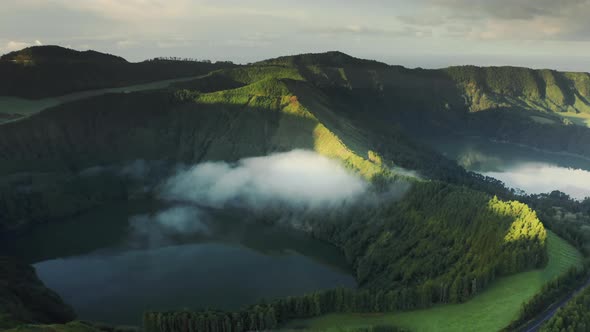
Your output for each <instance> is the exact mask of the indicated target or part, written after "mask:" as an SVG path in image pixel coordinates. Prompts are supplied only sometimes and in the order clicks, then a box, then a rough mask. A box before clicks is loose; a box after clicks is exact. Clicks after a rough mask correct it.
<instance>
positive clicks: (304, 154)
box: [161, 150, 367, 208]
mask: <svg viewBox="0 0 590 332" xmlns="http://www.w3.org/2000/svg"><path fill="white" fill-rule="evenodd" d="M366 189H367V183H366V182H365V181H364V180H362V179H361V178H360V177H359V176H357V175H355V174H352V173H351V172H349V171H347V170H346V169H345V168H344V167H343V166H342V165H341V164H340V163H339V162H337V161H335V160H332V159H329V158H327V157H324V156H321V155H319V154H317V153H315V152H311V151H304V150H294V151H291V152H285V153H277V154H272V155H269V156H265V157H254V158H246V159H242V160H240V161H238V162H237V163H233V164H231V163H226V162H206V163H202V164H199V165H196V166H194V167H191V168H188V169H184V170H181V171H180V172H178V173H177V174H176V175H175V176H173V177H171V178H170V179H168V180H167V181H166V182H165V184H164V185H163V190H162V192H161V196H162V197H163V198H164V199H166V200H170V201H185V202H195V203H198V204H200V205H205V206H210V207H215V208H222V207H224V206H227V205H232V206H247V207H251V208H264V207H267V206H269V205H273V204H285V205H289V206H292V207H301V208H318V207H329V206H337V205H339V204H345V203H347V202H349V201H351V200H354V199H356V198H357V197H359V196H361V195H362V194H363V193H364V192H365V191H366Z"/></svg>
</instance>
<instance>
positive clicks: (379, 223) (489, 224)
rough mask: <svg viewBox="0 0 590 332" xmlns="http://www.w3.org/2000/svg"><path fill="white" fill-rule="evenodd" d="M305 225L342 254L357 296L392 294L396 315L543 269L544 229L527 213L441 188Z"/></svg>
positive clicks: (420, 189) (423, 188) (428, 185)
mask: <svg viewBox="0 0 590 332" xmlns="http://www.w3.org/2000/svg"><path fill="white" fill-rule="evenodd" d="M360 220H363V222H359V221H360ZM308 222H309V223H310V227H311V228H312V229H313V234H314V235H315V236H317V237H319V238H322V239H325V240H328V241H330V242H332V243H334V244H336V245H337V246H339V247H340V248H342V249H343V251H344V252H345V253H346V256H347V257H348V258H349V260H350V262H351V264H352V265H353V267H354V268H355V271H356V278H357V281H358V282H359V285H360V286H361V287H362V288H365V289H373V290H375V291H383V292H386V291H395V292H397V298H398V300H400V302H399V303H398V305H397V306H396V308H397V309H409V308H414V307H423V306H427V305H429V304H431V303H440V302H442V303H455V302H462V301H465V300H466V299H468V298H469V297H471V296H473V295H474V294H476V293H477V292H478V291H479V290H481V289H483V288H485V287H486V286H487V285H488V284H489V283H490V282H491V281H493V280H494V278H496V277H497V276H500V275H505V274H512V273H516V272H519V271H522V270H525V269H530V268H535V267H541V266H543V265H545V263H546V262H547V255H546V249H545V239H546V236H547V234H546V231H545V228H544V227H543V224H542V223H541V222H540V221H539V219H538V218H537V215H536V213H535V212H534V211H533V210H531V209H530V208H529V207H528V206H527V205H525V204H522V203H519V202H515V201H511V202H504V201H501V200H498V199H497V198H496V197H489V196H488V195H487V194H483V193H480V192H475V191H473V190H470V189H465V188H462V187H457V186H454V185H449V184H444V183H438V182H425V183H416V184H414V185H413V187H412V189H410V191H409V192H408V193H407V194H405V196H404V198H403V199H402V200H401V201H399V202H395V203H392V204H383V205H381V206H379V207H377V208H374V207H372V208H365V209H363V208H358V209H355V210H354V211H346V212H344V213H342V214H341V215H338V214H334V215H332V217H331V218H327V219H326V218H325V217H323V218H318V219H317V220H314V219H310V220H309V221H308ZM402 298H403V299H402Z"/></svg>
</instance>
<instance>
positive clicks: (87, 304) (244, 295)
mask: <svg viewBox="0 0 590 332" xmlns="http://www.w3.org/2000/svg"><path fill="white" fill-rule="evenodd" d="M161 211H167V210H166V209H165V208H163V207H158V206H157V205H156V206H155V205H154V202H134V203H132V204H118V205H113V206H109V207H102V208H101V209H99V210H97V211H90V212H88V213H86V214H84V215H82V216H79V217H77V218H74V219H72V220H69V221H66V222H60V223H53V224H47V225H43V226H40V227H37V228H36V229H34V230H33V231H32V232H31V233H28V234H25V235H23V236H21V237H20V238H18V239H15V240H14V241H11V242H9V243H3V247H4V248H3V249H4V250H7V251H8V252H9V253H12V254H14V255H18V256H20V257H22V258H25V259H27V260H28V261H29V262H35V264H34V266H35V268H36V269H37V273H38V274H39V276H40V278H41V279H42V280H43V281H44V282H45V283H46V285H47V286H48V287H50V288H52V289H53V290H55V291H56V292H58V293H59V294H60V295H61V296H62V297H63V298H64V300H65V301H66V302H68V303H70V304H71V305H72V306H73V307H74V309H75V310H76V312H77V313H78V315H79V317H80V318H81V319H86V320H94V321H103V322H107V323H112V324H139V323H140V320H141V315H142V313H143V312H144V311H146V310H172V309H199V308H205V307H209V308H219V309H228V310H231V309H238V308H240V307H243V306H245V305H248V304H252V303H255V302H257V301H259V300H261V299H270V298H275V297H281V296H289V295H301V294H303V293H306V292H310V291H314V290H318V289H327V288H334V287H337V286H344V287H354V286H355V281H354V278H353V277H352V276H351V273H350V270H349V268H348V265H347V263H346V261H345V259H344V257H343V256H342V254H341V253H340V252H339V251H338V250H337V249H336V248H334V247H332V246H329V245H327V244H325V243H322V242H319V241H316V240H313V239H311V238H310V237H308V236H307V235H306V234H304V233H302V232H299V231H295V230H293V229H291V228H287V227H272V226H263V225H254V224H251V223H247V222H244V221H243V216H240V213H239V211H217V212H212V211H207V213H208V215H209V217H208V218H207V232H200V231H196V232H192V233H187V234H181V235H178V234H176V233H171V234H172V236H170V237H167V238H166V239H165V240H162V238H159V241H157V242H154V241H147V242H145V241H144V242H142V241H138V234H136V230H135V228H134V227H132V225H130V222H133V220H137V218H138V217H139V218H144V219H145V220H156V219H157V218H160V217H161V216H162V213H161ZM242 214H243V213H242ZM146 218H147V219H146ZM197 230H199V229H197Z"/></svg>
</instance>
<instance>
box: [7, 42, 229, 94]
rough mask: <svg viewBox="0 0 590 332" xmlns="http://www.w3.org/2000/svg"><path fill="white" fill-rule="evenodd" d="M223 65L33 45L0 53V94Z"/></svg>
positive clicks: (115, 82)
mask: <svg viewBox="0 0 590 332" xmlns="http://www.w3.org/2000/svg"><path fill="white" fill-rule="evenodd" d="M227 67H233V65H231V64H228V63H215V64H212V63H210V62H197V61H187V60H165V59H154V60H149V61H143V62H138V63H130V62H127V61H126V60H125V59H123V58H121V57H118V56H114V55H110V54H104V53H99V52H96V51H84V52H80V51H75V50H71V49H67V48H63V47H59V46H33V47H28V48H25V49H23V50H20V51H15V52H11V53H8V54H5V55H3V56H1V57H0V75H2V78H3V79H2V80H1V81H0V96H17V97H24V98H33V99H38V98H43V97H51V96H61V95H65V94H68V93H72V92H77V91H83V90H92V89H102V88H114V87H121V86H126V85H133V84H139V83H146V82H152V81H158V80H165V79H171V78H177V77H191V76H197V75H203V74H207V73H208V72H210V71H212V70H216V69H220V68H227Z"/></svg>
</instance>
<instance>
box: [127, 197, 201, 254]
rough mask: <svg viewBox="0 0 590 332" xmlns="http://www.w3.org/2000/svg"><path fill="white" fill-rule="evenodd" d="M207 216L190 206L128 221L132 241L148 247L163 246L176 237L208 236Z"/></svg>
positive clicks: (174, 208) (145, 215)
mask: <svg viewBox="0 0 590 332" xmlns="http://www.w3.org/2000/svg"><path fill="white" fill-rule="evenodd" d="M206 220H207V214H206V213H204V212H202V211H201V210H200V209H198V208H196V207H191V206H176V207H172V208H169V209H167V210H163V211H161V212H158V213H157V214H155V215H147V214H144V215H138V216H134V217H132V218H131V219H130V220H129V225H130V228H131V236H132V238H133V240H136V241H138V242H141V243H146V244H149V245H154V244H158V245H159V244H165V243H166V242H167V241H168V239H169V238H171V237H174V236H177V235H183V236H184V235H194V234H208V233H209V228H208V227H207V224H206Z"/></svg>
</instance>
